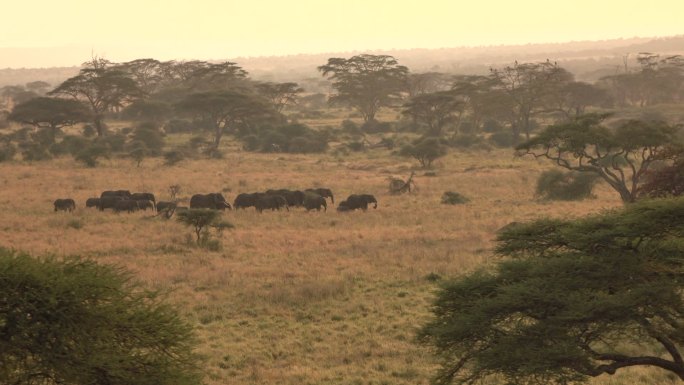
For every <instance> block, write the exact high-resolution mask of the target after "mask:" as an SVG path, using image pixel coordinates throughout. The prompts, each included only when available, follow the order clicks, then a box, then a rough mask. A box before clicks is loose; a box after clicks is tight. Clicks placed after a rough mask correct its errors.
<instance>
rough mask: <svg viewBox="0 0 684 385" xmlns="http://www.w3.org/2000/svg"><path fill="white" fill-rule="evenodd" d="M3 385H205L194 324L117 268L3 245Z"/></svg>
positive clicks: (0, 318) (0, 379)
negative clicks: (180, 316) (18, 250)
mask: <svg viewBox="0 0 684 385" xmlns="http://www.w3.org/2000/svg"><path fill="white" fill-rule="evenodd" d="M0 293H2V295H0V351H2V354H0V368H2V370H0V383H2V384H14V385H31V384H36V383H41V384H73V385H87V384H103V383H109V384H114V383H117V384H132V385H149V384H166V385H200V384H201V382H202V381H201V372H200V370H199V359H198V356H197V355H196V354H195V353H194V349H195V346H196V341H195V339H194V336H193V333H192V329H191V327H190V326H189V325H188V324H187V323H185V322H184V321H182V320H181V319H180V318H179V315H178V314H177V312H176V311H175V310H174V309H173V308H171V307H170V306H167V305H164V304H163V303H162V302H161V298H160V297H159V296H158V295H157V294H156V293H153V292H149V291H146V290H143V289H142V288H141V287H140V286H138V285H136V284H135V283H134V282H133V281H132V277H131V275H130V274H129V273H127V272H125V271H123V270H122V269H120V268H116V267H111V266H106V265H100V264H97V263H95V262H94V261H90V260H86V259H79V258H70V259H67V260H57V259H54V258H34V257H31V256H28V255H26V254H22V253H17V252H13V251H9V250H6V249H0Z"/></svg>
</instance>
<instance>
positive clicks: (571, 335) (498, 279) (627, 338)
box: [420, 198, 684, 385]
mask: <svg viewBox="0 0 684 385" xmlns="http://www.w3.org/2000/svg"><path fill="white" fill-rule="evenodd" d="M683 239H684V199H682V198H679V199H671V200H652V201H644V202H640V203H637V204H635V205H629V206H626V207H625V208H623V209H622V210H619V211H615V212H611V213H608V214H603V215H598V216H594V217H590V218H586V219H581V220H576V221H564V220H555V219H545V220H539V221H536V222H533V223H529V224H516V225H513V226H507V228H506V229H505V230H503V231H502V232H501V233H500V234H499V235H498V246H497V248H496V251H497V253H498V254H499V255H500V256H501V257H502V259H501V260H499V261H498V262H497V263H496V264H495V265H494V266H493V267H492V268H484V269H481V270H479V271H477V272H475V273H472V274H469V275H467V276H464V277H461V278H458V279H455V280H453V281H451V282H448V283H447V284H445V285H444V286H443V287H442V289H441V290H440V292H439V293H438V298H437V300H436V301H435V303H434V307H433V309H432V312H433V314H434V318H433V319H432V320H431V321H429V322H428V323H427V324H426V325H425V326H424V327H423V328H422V330H421V332H420V337H421V339H422V340H423V341H424V342H425V343H427V344H429V345H430V346H432V347H434V348H435V349H436V351H437V353H438V354H439V355H440V357H441V358H442V368H441V370H440V372H439V374H438V377H437V383H441V384H450V383H456V384H480V383H489V382H488V381H487V380H488V379H493V378H496V379H498V380H504V381H503V382H504V383H507V384H539V385H541V384H544V385H545V384H550V383H558V384H568V383H578V382H585V381H587V380H588V379H589V378H590V377H596V376H600V375H602V374H614V373H616V371H618V370H620V369H623V368H627V367H632V366H650V367H655V368H659V369H663V370H665V371H668V372H670V373H672V374H674V375H675V376H676V377H678V378H679V379H681V380H684V360H682V348H683V347H684V335H683V334H682V319H683V318H682V317H683V316H684V302H683V300H682V298H683V297H682V294H683V290H684V286H683V285H682V284H683V282H684V263H683V261H684V242H683V241H682V240H683ZM637 346H638V348H634V347H637ZM495 382H498V381H495Z"/></svg>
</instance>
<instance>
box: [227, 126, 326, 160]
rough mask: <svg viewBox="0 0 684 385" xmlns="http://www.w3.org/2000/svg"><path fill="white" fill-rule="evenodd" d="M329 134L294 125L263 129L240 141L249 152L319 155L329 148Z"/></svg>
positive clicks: (245, 136) (247, 135)
mask: <svg viewBox="0 0 684 385" xmlns="http://www.w3.org/2000/svg"><path fill="white" fill-rule="evenodd" d="M328 138H329V134H328V133H327V132H323V131H316V130H313V129H311V128H310V127H309V126H307V125H304V124H300V123H293V124H288V125H284V126H280V127H262V128H261V129H258V130H254V131H253V132H251V133H249V134H246V135H243V136H241V137H240V140H241V141H242V142H243V144H244V149H245V150H247V151H259V152H289V153H302V154H305V153H319V152H324V151H325V150H326V149H327V148H328Z"/></svg>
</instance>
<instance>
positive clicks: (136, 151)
mask: <svg viewBox="0 0 684 385" xmlns="http://www.w3.org/2000/svg"><path fill="white" fill-rule="evenodd" d="M127 147H128V148H127V150H128V153H127V155H128V156H129V157H130V158H131V159H133V161H134V162H135V163H136V165H137V166H138V167H140V164H141V163H142V161H143V160H144V159H145V157H147V156H148V155H151V151H150V150H149V148H147V145H145V143H144V142H142V141H140V140H134V141H133V142H131V143H129V144H128V145H127Z"/></svg>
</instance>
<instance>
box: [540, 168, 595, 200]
mask: <svg viewBox="0 0 684 385" xmlns="http://www.w3.org/2000/svg"><path fill="white" fill-rule="evenodd" d="M598 180H599V176H598V175H596V174H594V173H588V172H577V171H570V172H563V171H560V170H549V171H544V172H543V173H542V174H541V175H540V176H539V179H538V180H537V190H536V192H535V195H536V196H537V197H540V198H541V199H548V200H560V201H573V200H582V199H586V198H590V197H592V194H591V191H592V189H593V188H594V185H595V184H596V183H597V182H598Z"/></svg>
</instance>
